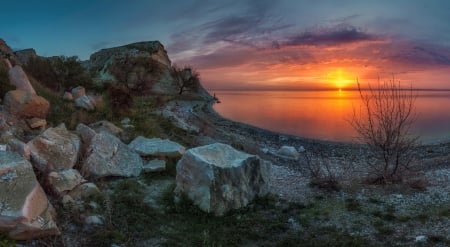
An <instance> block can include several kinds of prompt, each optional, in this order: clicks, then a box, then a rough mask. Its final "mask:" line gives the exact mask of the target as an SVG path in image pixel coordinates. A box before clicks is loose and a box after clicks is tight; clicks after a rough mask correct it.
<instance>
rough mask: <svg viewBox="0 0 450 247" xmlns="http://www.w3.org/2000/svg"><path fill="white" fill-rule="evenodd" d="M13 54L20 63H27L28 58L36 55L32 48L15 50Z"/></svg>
mask: <svg viewBox="0 0 450 247" xmlns="http://www.w3.org/2000/svg"><path fill="white" fill-rule="evenodd" d="M14 54H15V55H16V57H17V59H18V60H19V61H20V63H22V64H27V63H28V61H30V59H34V58H37V57H38V56H37V54H36V51H35V50H34V49H33V48H29V49H23V50H19V51H15V52H14Z"/></svg>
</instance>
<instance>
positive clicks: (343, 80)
mask: <svg viewBox="0 0 450 247" xmlns="http://www.w3.org/2000/svg"><path fill="white" fill-rule="evenodd" d="M352 82H353V79H352V75H351V74H350V73H349V72H347V71H346V70H344V69H342V68H336V69H333V70H331V72H329V73H328V74H327V83H328V84H329V85H330V87H336V88H337V89H338V90H339V91H342V89H344V88H345V87H347V86H348V85H349V84H351V83H352Z"/></svg>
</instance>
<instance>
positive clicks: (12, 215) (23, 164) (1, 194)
mask: <svg viewBox="0 0 450 247" xmlns="http://www.w3.org/2000/svg"><path fill="white" fill-rule="evenodd" d="M54 217H55V211H54V209H53V207H52V205H51V204H50V202H49V201H48V199H47V196H46V195H45V192H44V190H43V189H42V187H41V186H40V185H39V183H38V182H37V180H36V176H35V175H34V172H33V168H32V166H31V164H30V162H29V161H27V160H26V159H25V158H23V157H21V156H19V155H18V154H16V153H13V152H8V151H6V152H0V231H2V232H6V233H7V234H8V235H9V237H11V238H13V239H18V240H26V239H32V238H36V237H41V236H47V235H56V234H59V233H60V232H59V230H58V227H57V226H56V223H55V220H54Z"/></svg>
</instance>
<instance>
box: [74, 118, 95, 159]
mask: <svg viewBox="0 0 450 247" xmlns="http://www.w3.org/2000/svg"><path fill="white" fill-rule="evenodd" d="M75 131H76V133H77V134H78V135H79V136H80V138H81V150H82V153H85V151H86V149H87V147H88V146H89V145H91V141H92V138H94V136H95V135H96V134H97V132H95V130H93V129H91V128H89V127H88V126H87V125H84V124H82V123H80V124H78V125H77V127H76V129H75Z"/></svg>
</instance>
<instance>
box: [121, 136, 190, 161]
mask: <svg viewBox="0 0 450 247" xmlns="http://www.w3.org/2000/svg"><path fill="white" fill-rule="evenodd" d="M128 147H130V148H131V149H132V150H134V151H135V152H136V153H138V154H139V155H141V156H155V157H167V158H179V157H181V155H183V153H184V151H185V148H184V147H183V146H181V145H180V144H178V143H176V142H173V141H170V140H163V139H160V138H151V139H149V138H145V137H143V136H138V137H136V139H134V140H133V141H132V142H131V143H130V144H128Z"/></svg>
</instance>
